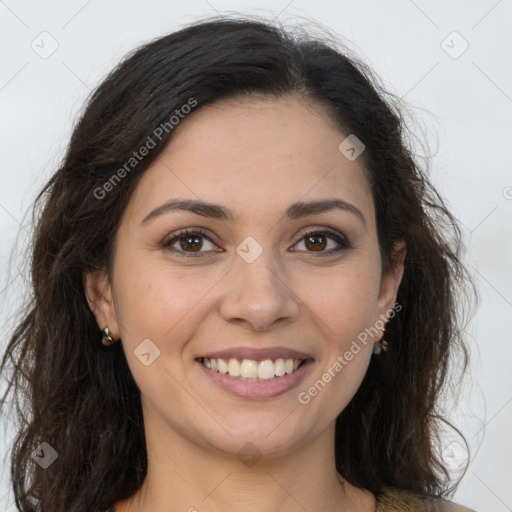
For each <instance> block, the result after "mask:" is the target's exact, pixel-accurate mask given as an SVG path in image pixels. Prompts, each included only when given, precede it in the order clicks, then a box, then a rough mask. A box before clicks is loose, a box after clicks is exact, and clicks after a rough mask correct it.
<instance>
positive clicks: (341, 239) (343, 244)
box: [162, 228, 351, 258]
mask: <svg viewBox="0 0 512 512" xmlns="http://www.w3.org/2000/svg"><path fill="white" fill-rule="evenodd" d="M196 235H200V236H201V237H204V238H206V239H207V240H208V241H209V242H211V243H213V244H215V242H214V241H213V240H212V239H211V238H210V237H209V236H208V234H207V233H206V232H205V231H203V230H202V229H199V228H198V229H184V230H182V231H179V232H178V233H176V234H175V235H173V236H172V237H171V238H168V239H167V240H164V242H163V243H162V248H164V249H166V250H171V251H172V252H176V253H178V254H180V255H183V256H184V257H186V258H197V257H199V256H200V255H201V253H204V251H200V252H197V253H194V252H187V251H180V250H176V249H172V248H171V246H172V245H173V244H174V243H175V242H177V241H179V240H180V239H181V238H184V237H187V236H196ZM311 235H328V236H327V238H331V239H332V240H334V241H335V242H337V243H338V244H339V246H340V247H338V248H336V249H331V250H330V251H327V252H324V251H322V252H318V253H316V254H315V251H305V252H309V253H312V254H315V256H319V257H324V256H330V255H333V254H338V253H340V252H341V251H343V250H345V249H349V248H351V244H350V242H349V240H348V238H346V237H345V236H343V235H341V234H339V233H337V232H335V231H331V230H328V229H312V230H309V231H307V232H305V233H304V234H303V236H302V238H301V239H300V240H298V241H297V243H296V244H295V245H297V244H298V243H299V242H301V241H302V240H304V239H305V238H307V237H308V236H311ZM299 252H300V251H299Z"/></svg>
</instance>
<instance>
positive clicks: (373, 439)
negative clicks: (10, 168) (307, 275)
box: [1, 16, 471, 512]
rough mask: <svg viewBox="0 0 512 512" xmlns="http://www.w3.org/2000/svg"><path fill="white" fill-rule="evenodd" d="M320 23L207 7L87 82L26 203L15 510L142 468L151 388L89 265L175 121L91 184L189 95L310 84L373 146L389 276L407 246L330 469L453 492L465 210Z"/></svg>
mask: <svg viewBox="0 0 512 512" xmlns="http://www.w3.org/2000/svg"><path fill="white" fill-rule="evenodd" d="M324 34H326V35H324V36H323V37H319V36H312V35H308V33H307V32H306V31H305V30H301V29H299V28H297V29H296V30H284V29H283V27H282V26H281V25H280V24H278V23H272V22H268V21H264V20H262V19H257V18H256V17H252V18H251V17H246V16H244V17H238V18H222V17H221V18H209V19H206V20H202V21H196V22H194V23H192V24H190V25H188V26H186V27H184V28H182V29H181V30H179V31H176V32H174V33H171V34H169V35H166V36H164V37H160V38H158V39H155V40H153V41H151V42H149V43H147V44H145V45H143V46H141V47H140V48H138V49H136V50H135V51H133V52H132V53H131V54H129V55H128V56H127V57H126V58H125V59H124V60H123V61H122V62H121V63H120V64H119V65H118V66H117V67H116V68H115V69H114V70H113V71H112V72H111V73H110V74H109V75H108V76H107V77H106V78H105V79H104V81H103V82H102V83H101V85H99V87H98V88H97V89H96V90H95V91H93V93H92V94H91V96H90V98H89V99H88V101H87V104H86V106H85V108H84V110H83V112H82V113H81V115H80V117H79V119H78V120H77V123H76V125H75V127H74V130H73V133H72V136H71V140H70V143H69V146H68V147H67V150H66V153H65V155H64V157H63V160H62V162H61V164H60V165H59V168H58V169H57V171H56V172H55V173H54V174H53V175H52V177H51V179H49V181H48V182H47V183H46V185H45V186H44V188H43V189H42V190H41V192H40V193H39V194H38V195H37V197H36V199H35V201H34V204H33V209H32V223H33V226H34V232H33V240H32V243H31V244H30V250H31V253H30V262H31V266H30V277H31V286H30V290H31V291H30V297H29V298H28V299H27V301H26V303H25V305H24V306H23V310H22V311H19V312H18V313H17V320H16V325H15V326H14V328H13V332H12V336H11V338H10V340H9V342H8V346H7V349H6V352H5V355H4V357H3V360H2V365H1V371H2V374H3V375H4V376H6V377H5V378H6V380H7V383H8V386H7V390H6V392H5V394H4V396H3V397H2V401H1V405H2V407H5V405H6V404H7V403H8V398H9V396H10V395H11V394H12V395H13V399H14V400H13V403H15V404H16V418H17V420H18V422H19V429H18V430H17V435H16V437H15V439H14V441H13V447H12V451H11V478H12V485H13V491H14V495H15V499H16V504H17V506H18V507H19V509H20V510H21V511H23V512H33V511H44V512H48V511H52V512H84V511H92V510H94V511H96V510H101V511H103V510H107V509H108V508H109V507H112V506H113V505H114V504H115V502H116V501H118V500H120V499H123V498H126V497H129V496H131V495H133V494H134V493H135V492H136V491H137V489H138V488H139V487H140V486H141V485H142V482H143V480H144V478H145V476H146V471H147V454H146V445H145V435H144V428H143V419H142V408H141V400H140V392H139V389H138V387H137V385H136V383H135V381H134V380H133V377H132V375H131V373H130V371H129V368H128V365H127V362H126V359H125V356H124V353H123V351H122V348H121V346H120V344H116V345H114V346H112V347H104V346H103V345H102V343H101V338H102V334H101V332H100V331H99V329H98V326H97V324H96V320H95V317H94V315H93V314H92V312H91V311H90V309H89V307H88V304H87V302H86V298H85V292H84V286H83V275H84V273H85V272H87V271H91V270H97V269H107V271H108V273H109V274H108V275H109V276H111V275H112V244H113V241H114V239H115V235H116V231H117V229H118V226H119V223H120V219H121V216H122V215H123V212H124V210H125V208H126V206H127V203H128V201H129V200H130V197H131V195H132V193H133V191H134V189H135V187H136V186H137V183H138V180H139V179H140V178H141V176H142V175H143V174H144V172H145V171H146V169H147V168H148V167H149V166H150V165H151V163H152V162H153V161H154V160H155V158H157V156H158V155H159V154H160V153H161V151H162V150H163V149H164V148H165V147H166V144H167V143H168V141H169V140H170V139H171V137H172V130H168V131H165V132H164V133H163V135H162V136H161V140H158V139H155V138H154V137H153V138H154V139H155V140H156V146H155V147H154V148H153V149H151V150H150V151H149V153H148V154H147V156H145V157H144V158H143V159H141V161H140V162H138V163H137V165H136V167H134V169H133V170H131V172H128V173H126V176H124V177H123V179H122V180H120V181H119V183H116V185H115V186H112V187H111V190H109V193H108V194H105V195H104V197H102V198H101V199H98V197H97V196H98V194H97V193H96V194H95V191H97V190H98V189H99V188H101V187H104V184H105V183H106V182H107V181H108V180H109V179H111V177H112V176H113V174H115V173H116V172H117V170H118V169H120V168H121V167H122V166H123V164H125V163H126V162H127V161H129V159H130V158H131V157H132V156H133V152H134V151H135V150H137V149H138V148H140V147H141V146H143V145H144V144H145V143H146V142H147V140H148V137H149V136H151V135H152V134H153V133H154V130H155V128H156V127H158V126H160V125H162V124H163V123H166V122H168V120H169V118H170V116H171V115H172V113H173V112H175V111H176V110H177V109H179V108H180V107H181V106H182V105H184V104H186V103H187V102H188V101H189V99H190V98H192V97H193V98H194V99H195V100H196V101H197V107H196V110H198V109H200V108H201V107H203V106H205V105H208V104H212V103H213V102H218V101H220V100H223V99H227V98H233V97H242V96H246V95H252V94H254V95H258V96H260V97H264V98H276V97H277V98H280V97H287V96H290V95H294V96H299V97H300V98H302V99H303V100H305V101H307V102H308V103H310V104H311V105H312V106H315V105H321V106H324V107H326V108H327V110H326V111H327V112H329V119H328V121H329V122H332V123H334V124H335V125H336V126H337V127H339V129H340V131H342V132H343V133H345V134H348V133H350V134H355V135H356V136H357V137H358V138H359V139H360V140H361V141H362V142H363V143H364V144H365V147H366V149H365V152H364V153H363V155H362V157H363V160H362V161H363V164H364V169H365V172H366V174H367V176H368V180H369V183H370V186H371V190H372V194H373V199H374V202H375V210H376V221H377V231H378V241H379V246H380V250H381V255H382V269H383V272H387V271H390V269H392V268H393V265H394V264H395V263H396V259H395V258H394V256H393V254H394V253H393V242H394V241H396V240H398V239H403V240H405V242H406V244H407V254H406V257H405V263H404V266H405V270H404V275H403V279H402V282H401V285H400V287H399V290H398V296H397V302H398V303H399V304H400V305H401V306H402V310H401V311H400V313H398V314H397V315H395V317H394V318H392V319H391V320H390V321H389V324H388V326H387V330H386V339H387V341H388V343H389V349H388V351H387V352H385V353H382V354H381V355H380V356H378V357H373V358H372V360H371V362H370V365H369V368H368V370H367V373H366V376H365V378H364V380H363V382H362V384H361V386H360V388H359V389H358V391H357V392H356V394H355V396H354V397H353V399H352V400H351V402H350V403H349V405H348V406H347V407H346V408H345V409H344V410H343V411H342V412H341V413H340V414H339V416H338V418H337V420H336V437H335V446H334V449H335V460H336V468H337V470H338V472H339V473H341V474H342V475H343V476H344V478H345V479H346V480H348V481H349V482H350V483H352V484H353V485H355V486H358V487H360V488H365V489H367V490H369V491H371V492H373V493H374V494H375V495H376V496H379V495H380V494H382V492H383V490H384V489H385V488H386V487H395V488H400V489H405V490H409V491H413V492H418V493H422V494H428V495H437V496H440V495H447V494H448V493H449V492H451V491H452V490H453V489H454V488H455V487H449V485H450V483H451V482H452V481H453V478H452V477H451V475H450V474H449V472H448V470H447V468H446V466H445V464H444V463H443V460H442V457H441V454H440V453H441V450H440V438H439V433H440V432H441V428H442V427H444V426H446V424H449V425H451V424H450V423H449V422H448V421H447V420H446V419H443V416H442V415H441V414H440V412H439V410H438V399H439V397H440V395H441V393H442V392H445V391H446V388H447V383H448V382H451V381H450V375H451V373H450V371H449V370H450V362H451V361H452V360H453V356H454V355H455V354H457V357H460V358H461V364H459V366H458V369H459V371H460V372H462V373H464V371H465V370H466V367H467V364H468V349H467V346H466V345H465V342H464V339H463V338H462V335H461V326H462V320H463V319H464V317H463V315H462V314H461V310H460V308H459V300H458V299H459V297H468V296H469V294H468V293H467V292H468V290H469V288H470V287H468V286H467V285H468V283H471V279H470V277H469V275H468V272H467V270H466V269H465V267H464V265H463V264H462V262H461V259H462V256H461V250H462V248H463V247H464V245H463V243H462V241H461V234H460V230H459V228H458V223H457V221H456V219H455V218H454V217H453V215H452V214H451V213H450V211H449V210H448V208H447V207H446V205H445V204H444V202H443V200H442V199H441V197H440V196H439V194H438V193H437V191H436V190H435V188H434V187H433V186H432V184H431V183H430V182H429V179H428V176H427V174H428V167H429V165H424V166H422V165H420V163H419V160H418V158H417V155H415V153H414V150H413V145H412V143H411V141H412V140H413V139H412V137H411V135H410V134H409V132H408V129H407V128H406V123H405V118H404V115H403V113H404V112H405V110H404V108H405V106H404V105H403V104H402V103H403V101H401V100H400V99H399V98H398V97H396V96H395V95H393V94H391V93H389V92H387V91H386V90H385V88H384V87H383V85H382V84H381V82H380V81H379V79H377V78H376V77H375V76H374V75H373V73H372V71H371V70H370V69H369V67H368V66H367V65H365V64H364V63H363V62H361V61H359V60H358V58H357V57H355V56H353V55H352V56H351V55H350V50H349V49H348V47H347V49H345V50H341V48H342V45H341V44H340V43H339V42H337V41H335V40H334V38H333V37H332V35H328V32H327V31H324ZM191 115H193V114H191ZM425 161H427V162H428V159H426V160H425ZM423 167H425V168H423ZM453 428H455V427H453ZM455 430H456V431H457V432H458V433H459V434H460V432H459V431H458V430H457V429H455ZM461 435H462V434H461ZM462 437H463V436H462ZM42 442H47V443H48V444H49V445H51V446H52V447H53V448H54V449H55V450H56V451H57V453H58V459H57V461H56V462H55V463H53V464H52V465H50V467H48V468H47V469H42V468H41V467H39V465H38V464H36V463H35V462H34V460H33V459H32V457H31V454H32V453H33V451H34V450H35V449H36V448H37V447H38V446H39V445H40V444H41V443H42ZM466 444H467V443H466ZM457 485H458V483H457Z"/></svg>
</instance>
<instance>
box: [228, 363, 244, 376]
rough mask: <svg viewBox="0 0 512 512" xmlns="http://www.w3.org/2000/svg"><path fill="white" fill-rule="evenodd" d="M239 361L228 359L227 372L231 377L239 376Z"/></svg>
mask: <svg viewBox="0 0 512 512" xmlns="http://www.w3.org/2000/svg"><path fill="white" fill-rule="evenodd" d="M240 371H241V368H240V363H239V362H238V359H230V360H229V365H228V372H229V375H231V377H239V376H240Z"/></svg>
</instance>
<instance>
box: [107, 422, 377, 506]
mask: <svg viewBox="0 0 512 512" xmlns="http://www.w3.org/2000/svg"><path fill="white" fill-rule="evenodd" d="M146 427H147V425H146ZM169 430H170V429H169V428H167V430H166V435H165V437H164V436H162V435H161V434H159V435H155V434H154V433H155V432H156V431H157V430H154V429H151V428H147V429H146V445H147V453H148V472H147V476H146V479H145V480H144V483H143V485H142V487H141V488H140V489H139V490H138V491H137V493H136V494H135V495H134V496H132V497H131V498H128V499H126V500H124V501H123V502H120V503H119V504H117V506H116V512H149V511H154V510H158V511H161V512H168V511H169V512H170V511H171V510H173V511H174V510H182V511H188V512H220V511H222V512H235V511H237V512H238V511H239V510H244V511H246V512H260V511H261V510H265V511H268V512H296V511H298V510H301V511H303V510H309V511H316V510H322V511H333V512H334V511H336V512H341V511H345V510H347V511H348V510H360V511H365V512H366V511H373V510H375V502H374V498H373V495H371V494H370V493H368V492H366V491H363V490H360V489H357V488H356V487H353V486H352V485H350V484H349V483H348V482H346V481H343V479H341V478H340V476H339V475H338V474H337V472H336V469H335V461H334V453H333V449H332V448H333V446H334V423H333V424H331V425H330V426H329V428H328V429H326V430H325V431H324V432H323V433H322V434H321V435H320V436H318V437H316V438H315V439H314V440H313V442H311V443H309V444H307V445H304V446H302V447H300V448H297V449H295V450H293V452H292V453H286V454H281V455H279V456H277V455H265V456H262V457H261V458H260V459H258V458H257V457H256V458H253V459H250V458H248V457H237V456H236V455H233V454H226V453H223V452H220V451H217V450H213V449H211V448H205V447H204V446H200V445H198V444H197V443H194V442H192V441H190V440H189V439H188V438H185V437H183V436H180V435H178V434H177V433H176V432H174V431H172V432H169ZM152 433H153V434H152ZM162 439H164V441H163V442H162Z"/></svg>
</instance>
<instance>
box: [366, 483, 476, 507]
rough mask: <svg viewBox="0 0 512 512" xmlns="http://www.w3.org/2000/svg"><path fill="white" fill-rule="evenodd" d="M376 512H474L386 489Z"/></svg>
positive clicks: (410, 493)
mask: <svg viewBox="0 0 512 512" xmlns="http://www.w3.org/2000/svg"><path fill="white" fill-rule="evenodd" d="M376 512H475V511H474V510H473V509H470V508H467V507H463V506H461V505H457V504H456V503H453V502H452V501H449V500H445V499H442V498H434V497H431V498H427V497H424V496H421V495H419V494H415V493H412V492H408V491H403V490H399V489H392V488H387V489H386V490H385V493H384V494H383V495H382V496H381V497H380V499H378V500H377V509H376Z"/></svg>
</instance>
